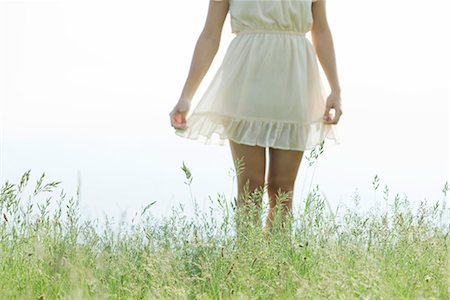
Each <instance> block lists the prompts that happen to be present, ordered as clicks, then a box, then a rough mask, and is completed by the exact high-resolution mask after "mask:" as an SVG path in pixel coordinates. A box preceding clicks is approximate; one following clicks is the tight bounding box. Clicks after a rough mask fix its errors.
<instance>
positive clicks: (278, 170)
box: [265, 147, 303, 231]
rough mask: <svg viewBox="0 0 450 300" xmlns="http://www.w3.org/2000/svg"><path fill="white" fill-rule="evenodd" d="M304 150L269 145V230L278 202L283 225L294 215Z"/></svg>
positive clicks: (267, 224) (267, 221)
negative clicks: (293, 209) (294, 203)
mask: <svg viewBox="0 0 450 300" xmlns="http://www.w3.org/2000/svg"><path fill="white" fill-rule="evenodd" d="M302 157H303V151H296V150H284V149H275V148H270V147H269V159H270V162H269V174H268V180H267V181H268V189H267V193H268V196H269V202H270V205H269V206H270V207H269V213H268V216H267V220H266V226H265V230H266V231H269V230H270V229H271V228H272V225H273V219H274V213H275V208H276V204H277V202H280V201H283V203H281V208H282V211H281V215H282V221H283V223H282V224H283V225H284V222H285V221H286V218H288V217H291V216H292V204H293V193H294V183H295V179H296V177H297V173H298V169H299V166H300V162H301V160H302Z"/></svg>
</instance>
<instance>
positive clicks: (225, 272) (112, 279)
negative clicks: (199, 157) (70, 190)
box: [0, 164, 450, 299]
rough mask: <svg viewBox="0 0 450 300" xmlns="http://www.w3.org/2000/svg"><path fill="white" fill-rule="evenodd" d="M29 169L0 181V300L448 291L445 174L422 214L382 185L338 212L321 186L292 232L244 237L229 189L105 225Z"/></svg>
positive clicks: (444, 294) (392, 295)
mask: <svg viewBox="0 0 450 300" xmlns="http://www.w3.org/2000/svg"><path fill="white" fill-rule="evenodd" d="M182 169H183V171H184V172H185V174H186V179H187V181H186V184H187V185H188V186H189V188H190V186H191V182H192V178H193V176H192V174H191V172H190V171H189V169H188V168H187V167H186V166H185V165H184V164H183V167H182ZM29 176H30V171H27V172H25V173H24V175H23V176H22V178H21V180H20V182H19V183H17V184H11V183H9V182H6V183H5V185H4V186H3V187H2V188H1V193H0V212H1V218H2V221H1V222H0V270H1V276H0V295H1V298H2V299H166V298H170V299H172V298H174V299H186V298H189V299H230V298H233V299H322V298H329V299H449V298H450V291H449V273H448V270H449V237H448V235H449V228H450V227H449V223H448V221H449V220H448V207H447V206H448V205H447V204H446V202H447V201H448V196H447V193H448V191H449V186H448V183H445V185H444V187H443V189H442V193H443V197H442V199H438V200H437V201H436V202H435V203H433V204H432V205H431V206H428V205H427V203H426V202H422V203H421V204H420V205H419V207H418V209H417V210H416V211H414V210H413V209H412V208H411V205H410V203H409V202H408V199H407V197H404V198H403V199H401V198H400V197H399V196H398V195H395V197H393V199H392V197H390V195H389V189H388V188H387V186H385V190H384V193H383V195H384V197H385V200H386V205H387V209H385V210H382V209H380V207H375V208H374V209H373V210H370V211H368V212H366V213H364V212H361V211H359V210H357V209H347V210H346V211H345V212H343V214H342V215H338V214H337V212H334V213H333V212H332V211H331V210H330V209H329V207H328V206H327V203H326V199H324V198H323V197H322V196H321V193H320V191H319V188H318V186H316V187H315V188H314V189H312V191H311V192H310V193H309V194H308V195H307V196H306V199H305V203H304V209H303V210H302V211H301V212H300V213H298V214H296V215H294V219H293V223H292V224H293V226H292V228H291V229H292V230H289V231H286V230H285V229H283V228H282V227H281V226H279V225H280V222H277V221H276V222H275V223H274V231H273V233H271V234H268V235H267V234H265V233H264V232H263V231H262V230H261V228H259V227H258V226H252V225H251V223H249V224H248V226H247V227H246V231H245V235H243V236H242V238H239V239H236V234H235V233H236V232H235V230H234V226H235V220H236V218H235V216H236V215H237V213H236V207H235V206H234V205H233V201H230V199H227V198H226V197H225V196H224V195H217V198H216V199H212V198H211V206H210V208H209V210H208V211H200V210H199V209H198V206H196V201H195V198H194V197H193V195H192V190H190V191H191V199H193V201H194V207H196V209H195V217H194V218H187V217H186V215H185V214H184V211H183V210H184V208H183V206H181V205H180V206H179V207H177V208H173V209H172V211H171V214H170V215H169V216H166V217H163V218H162V219H160V220H157V219H156V218H155V216H154V215H153V214H152V207H151V206H152V204H154V203H150V204H149V205H148V206H147V207H146V208H144V209H143V210H142V212H140V214H139V218H138V219H136V220H133V221H132V222H128V223H126V222H117V221H115V220H114V219H111V218H106V219H105V220H104V221H102V222H100V221H99V220H98V219H95V220H84V219H83V218H82V216H81V215H80V209H79V205H80V203H79V197H78V196H79V194H78V193H77V197H75V198H74V197H71V198H68V197H67V195H66V194H65V193H64V192H63V191H62V192H61V193H60V194H59V195H57V194H56V193H55V191H54V190H55V189H56V188H57V187H58V186H59V185H60V182H50V183H45V182H44V179H45V173H44V174H42V176H41V177H40V179H39V180H38V182H37V183H36V187H35V188H34V190H33V192H32V193H31V194H30V195H28V197H25V196H24V189H25V187H26V186H27V185H28V183H29ZM373 184H374V190H375V191H376V190H377V189H378V188H379V185H380V179H379V177H378V176H376V177H375V178H374V182H373ZM40 195H41V196H43V195H45V196H46V198H44V199H38V198H39V197H38V196H40ZM41 198H42V197H41ZM358 201H359V200H358V199H355V202H356V203H357V202H358ZM218 216H219V217H218Z"/></svg>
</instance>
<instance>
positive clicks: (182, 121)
mask: <svg viewBox="0 0 450 300" xmlns="http://www.w3.org/2000/svg"><path fill="white" fill-rule="evenodd" d="M170 122H171V125H172V127H174V128H175V129H185V128H186V118H185V116H184V114H182V113H180V112H178V111H174V112H172V113H171V114H170Z"/></svg>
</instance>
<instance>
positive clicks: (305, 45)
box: [175, 0, 340, 151]
mask: <svg viewBox="0 0 450 300" xmlns="http://www.w3.org/2000/svg"><path fill="white" fill-rule="evenodd" d="M314 1H316V0H252V1H249V0H229V12H230V16H231V19H230V20H231V21H230V22H231V29H232V33H235V34H236V36H235V37H234V38H233V39H232V41H231V42H230V44H229V46H228V49H227V51H226V53H225V55H224V58H223V61H222V63H221V65H220V67H219V68H218V70H217V72H216V73H215V75H214V76H213V79H212V81H211V82H210V84H209V86H208V87H207V89H206V91H205V93H204V94H203V95H202V97H201V98H200V101H199V102H198V104H197V105H196V106H195V107H194V108H193V109H192V106H191V110H190V114H189V113H188V115H187V116H186V125H187V128H186V129H175V133H176V134H177V135H178V136H181V137H184V138H189V139H194V140H195V139H196V140H199V141H200V142H202V143H203V144H216V145H224V141H225V140H227V139H229V140H232V141H235V142H238V143H241V144H246V145H259V146H263V147H272V148H278V149H290V150H301V151H303V150H309V149H313V148H315V147H316V146H317V145H319V144H320V143H321V142H322V141H323V142H324V145H328V143H325V141H324V140H325V138H328V139H329V140H330V141H331V142H333V144H340V141H339V137H338V131H337V129H336V125H332V124H325V123H324V121H323V118H322V117H323V114H324V112H325V102H326V96H327V95H326V93H325V90H324V88H323V84H322V81H321V77H320V73H319V64H318V60H317V56H316V52H315V49H314V47H313V45H312V43H311V42H310V41H309V39H308V38H306V37H305V33H307V32H308V31H310V29H311V27H312V23H313V17H312V11H311V6H312V2H314Z"/></svg>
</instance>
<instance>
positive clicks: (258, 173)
mask: <svg viewBox="0 0 450 300" xmlns="http://www.w3.org/2000/svg"><path fill="white" fill-rule="evenodd" d="M229 142H230V148H231V153H232V156H233V162H234V166H235V168H236V173H237V185H238V197H237V201H236V208H237V209H239V208H242V209H239V211H241V212H242V216H245V217H249V208H250V207H251V206H253V207H254V208H255V209H256V210H257V211H259V210H260V208H261V204H262V197H263V193H264V182H265V168H266V148H265V147H261V146H257V145H255V146H252V145H245V144H239V143H237V142H234V141H232V140H229ZM251 217H252V221H253V222H255V225H258V226H261V224H260V222H261V220H260V216H258V214H257V215H254V216H251ZM238 223H239V220H238ZM237 225H238V226H239V224H237Z"/></svg>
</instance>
